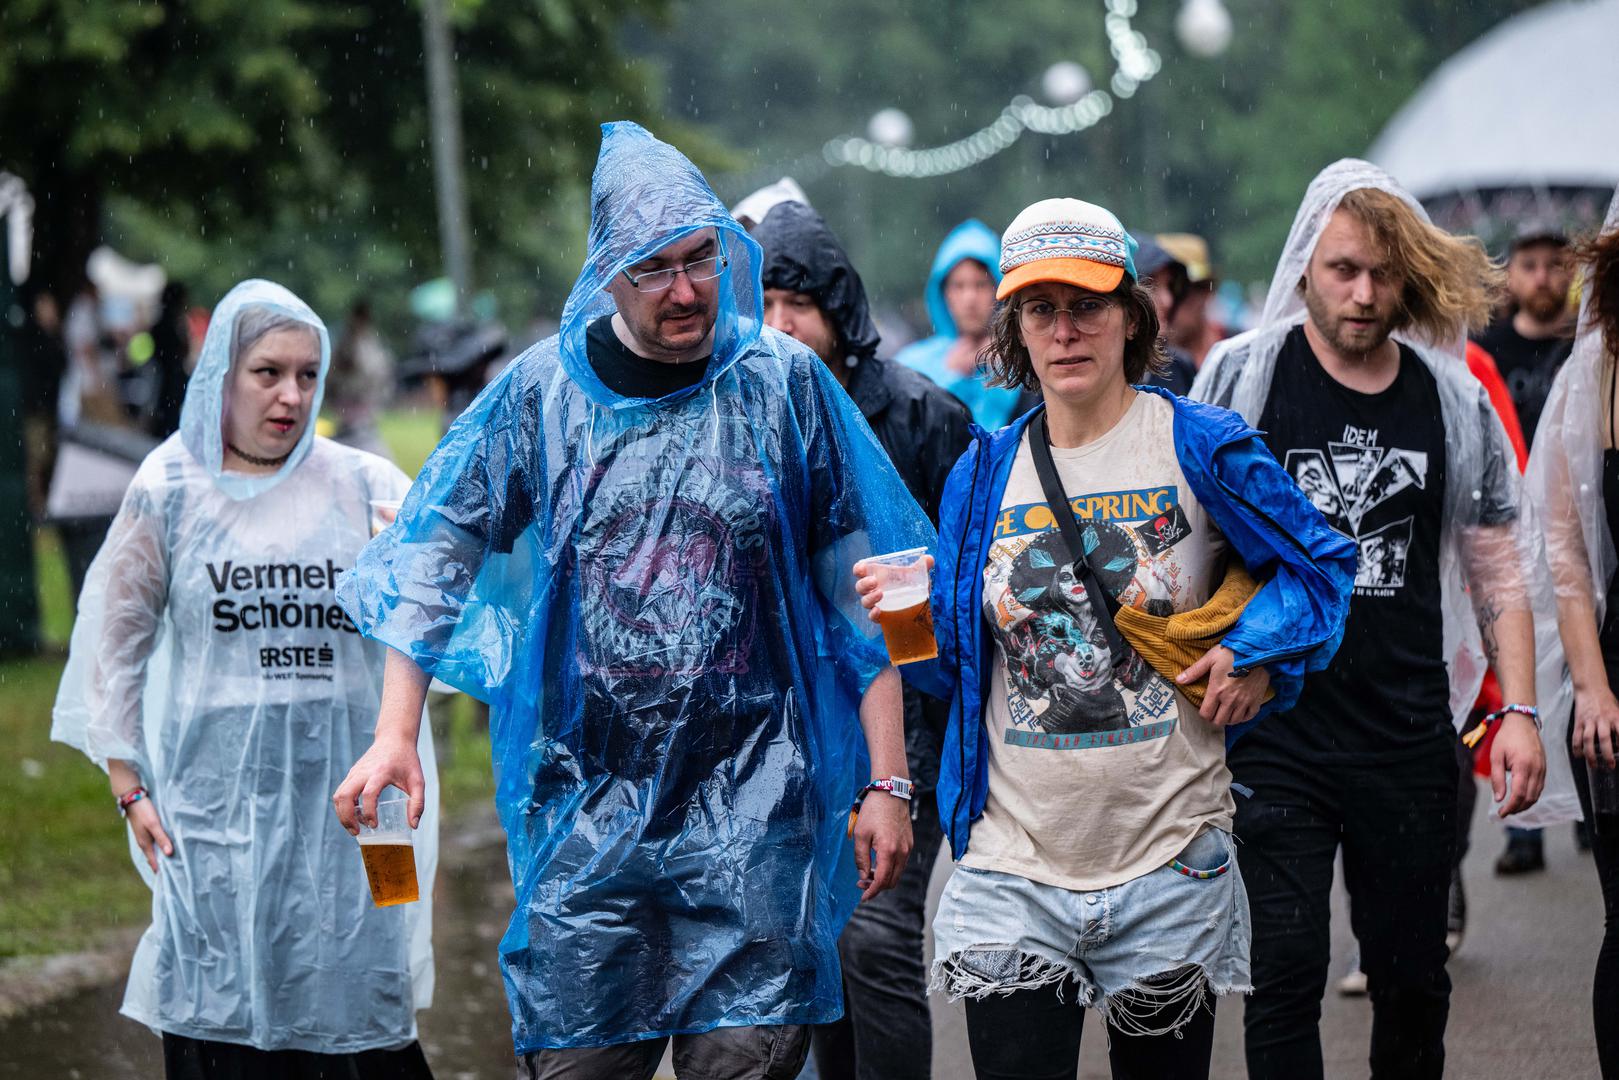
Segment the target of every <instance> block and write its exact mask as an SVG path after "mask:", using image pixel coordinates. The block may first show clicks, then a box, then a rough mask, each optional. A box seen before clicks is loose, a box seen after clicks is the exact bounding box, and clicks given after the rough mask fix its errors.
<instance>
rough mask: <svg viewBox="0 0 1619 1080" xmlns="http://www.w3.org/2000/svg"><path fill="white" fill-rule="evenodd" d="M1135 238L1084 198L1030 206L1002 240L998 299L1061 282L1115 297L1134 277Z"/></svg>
mask: <svg viewBox="0 0 1619 1080" xmlns="http://www.w3.org/2000/svg"><path fill="white" fill-rule="evenodd" d="M1135 252H1136V241H1135V237H1133V236H1131V235H1130V234H1129V233H1128V232H1126V231H1125V228H1124V226H1123V225H1121V224H1120V223H1119V219H1118V218H1116V217H1114V216H1113V213H1112V211H1110V210H1107V209H1105V208H1104V207H1100V206H1097V205H1096V204H1095V203H1088V202H1085V201H1084V200H1083V199H1042V200H1040V201H1039V202H1037V203H1035V204H1034V205H1032V206H1029V207H1026V208H1025V209H1024V211H1023V212H1022V213H1021V214H1019V215H1018V216H1017V217H1015V218H1013V219H1012V224H1010V225H1008V226H1007V227H1006V232H1005V234H1004V235H1002V237H1001V273H1002V274H1003V275H1005V276H1004V277H1002V278H1001V285H1000V288H999V289H997V290H996V291H995V299H997V300H1005V299H1006V298H1007V297H1008V296H1011V295H1012V294H1013V293H1015V292H1017V291H1018V290H1019V289H1021V288H1023V287H1024V286H1025V285H1033V284H1035V283H1036V282H1039V281H1060V282H1063V283H1064V284H1067V285H1077V286H1078V287H1080V288H1081V289H1089V290H1091V291H1092V292H1099V293H1106V292H1112V291H1113V290H1114V289H1116V288H1118V287H1119V282H1120V281H1122V280H1124V275H1125V274H1129V275H1130V278H1131V280H1134V279H1135V277H1136V264H1135Z"/></svg>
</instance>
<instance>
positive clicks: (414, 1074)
mask: <svg viewBox="0 0 1619 1080" xmlns="http://www.w3.org/2000/svg"><path fill="white" fill-rule="evenodd" d="M163 1074H164V1076H166V1077H167V1078H168V1080H433V1071H432V1070H431V1069H429V1068H428V1067H427V1059H426V1058H425V1057H423V1056H422V1046H421V1043H417V1042H412V1043H411V1044H410V1045H409V1046H403V1047H400V1048H399V1049H397V1050H361V1051H358V1052H356V1053H352V1054H317V1053H312V1052H311V1051H308V1050H259V1049H257V1048H255V1047H252V1046H243V1045H242V1044H240V1043H229V1042H215V1041H213V1040H210V1039H193V1038H190V1037H188V1036H185V1035H175V1034H172V1033H170V1032H167V1031H165V1032H164V1033H163Z"/></svg>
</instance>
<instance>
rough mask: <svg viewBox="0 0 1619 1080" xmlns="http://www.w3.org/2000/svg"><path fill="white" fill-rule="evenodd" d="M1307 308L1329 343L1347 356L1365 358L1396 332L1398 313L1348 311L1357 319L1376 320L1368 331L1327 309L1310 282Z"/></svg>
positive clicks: (1306, 287) (1306, 284)
mask: <svg viewBox="0 0 1619 1080" xmlns="http://www.w3.org/2000/svg"><path fill="white" fill-rule="evenodd" d="M1304 308H1305V310H1306V311H1308V312H1309V314H1310V321H1311V322H1312V323H1314V324H1315V328H1316V329H1317V330H1319V331H1320V332H1321V336H1322V337H1324V338H1326V339H1327V344H1329V345H1331V346H1332V347H1333V349H1334V350H1336V351H1337V352H1338V353H1340V354H1342V355H1345V356H1366V355H1368V354H1370V353H1372V352H1374V351H1376V350H1377V349H1379V348H1380V347H1382V345H1383V343H1384V342H1385V341H1387V340H1388V339H1389V335H1390V334H1392V333H1394V330H1395V317H1396V313H1394V312H1386V313H1382V314H1379V313H1378V312H1377V311H1376V310H1369V311H1350V312H1347V313H1346V314H1347V315H1349V316H1352V317H1354V318H1359V319H1371V320H1374V321H1373V324H1372V325H1371V326H1370V327H1366V328H1361V327H1355V326H1351V325H1349V324H1348V323H1346V322H1345V321H1344V316H1343V315H1340V314H1338V313H1335V312H1334V311H1333V310H1332V309H1331V308H1329V307H1328V306H1327V301H1326V300H1325V299H1324V298H1323V297H1322V296H1321V294H1319V293H1317V292H1316V291H1315V290H1314V289H1312V288H1311V287H1310V285H1309V283H1308V282H1306V283H1305V286H1304Z"/></svg>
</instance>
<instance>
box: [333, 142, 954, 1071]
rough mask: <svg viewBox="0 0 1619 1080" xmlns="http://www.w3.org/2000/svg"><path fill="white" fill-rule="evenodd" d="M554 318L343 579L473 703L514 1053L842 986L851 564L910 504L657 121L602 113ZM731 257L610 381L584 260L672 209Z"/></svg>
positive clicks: (737, 232) (870, 647) (922, 534)
mask: <svg viewBox="0 0 1619 1080" xmlns="http://www.w3.org/2000/svg"><path fill="white" fill-rule="evenodd" d="M591 204H592V212H591V226H590V241H589V253H588V255H587V256H586V260H585V265H584V269H583V271H582V272H581V274H580V276H579V279H578V282H577V284H576V285H575V286H574V289H573V292H572V294H571V295H570V296H569V298H568V301H567V304H566V306H565V307H564V309H563V315H562V323H561V329H560V331H559V333H558V335H557V336H555V337H552V338H548V339H547V340H545V341H542V342H540V343H538V344H537V345H535V346H533V347H532V348H530V349H529V350H528V351H527V352H526V353H524V354H523V355H522V356H520V357H519V358H518V359H517V360H515V361H513V362H512V363H511V364H510V365H509V366H508V367H507V368H506V369H505V370H504V371H503V372H502V373H501V375H500V376H499V377H498V378H497V379H496V380H495V381H494V382H493V383H492V384H491V385H490V386H489V387H487V388H486V389H485V390H484V392H483V393H482V394H481V395H479V397H478V399H477V400H476V401H475V402H474V403H473V404H472V406H471V408H469V409H468V410H467V412H466V413H465V414H464V415H463V416H462V417H461V418H460V419H459V420H458V421H457V422H456V423H455V425H454V426H453V427H452V428H451V429H450V431H449V432H448V434H446V435H445V437H444V440H443V442H442V443H440V444H439V447H438V449H437V450H436V451H434V453H433V456H432V457H431V458H430V459H429V460H428V462H427V464H426V466H425V467H424V468H423V470H422V473H421V476H420V477H419V478H418V479H417V481H416V484H415V486H413V487H412V488H411V490H410V494H409V496H408V497H407V498H406V500H405V503H404V506H403V507H402V509H401V512H400V514H399V518H398V521H397V522H396V523H395V524H394V525H393V526H392V527H391V528H389V529H388V530H387V531H386V532H384V533H383V534H382V535H381V536H379V537H378V538H377V539H376V540H375V541H374V542H373V543H372V544H371V545H370V546H369V547H368V548H367V549H366V550H365V552H364V553H363V554H362V556H361V558H360V560H359V562H358V564H357V566H356V568H355V571H354V573H353V574H352V575H351V576H350V577H348V578H347V579H345V580H344V582H343V586H342V597H343V603H344V604H345V606H346V607H347V609H348V611H349V612H350V613H351V615H352V616H353V618H354V620H355V621H356V622H357V623H358V624H359V625H360V626H361V628H362V629H363V631H364V632H365V633H367V634H369V635H372V636H375V637H377V638H379V639H380V640H382V641H385V642H387V643H388V644H389V645H391V646H393V647H394V648H396V649H399V650H400V651H402V652H405V653H407V654H409V655H410V656H411V657H413V658H414V659H415V660H416V662H417V663H419V664H420V665H421V666H422V667H423V668H425V669H426V670H427V671H429V672H430V673H432V674H433V675H435V676H437V677H438V678H440V679H442V680H444V681H445V682H447V683H450V684H451V685H453V686H456V687H458V688H460V689H462V690H465V691H466V692H468V693H470V694H472V695H474V696H476V697H478V698H481V699H483V700H485V701H488V702H489V703H490V706H491V736H492V741H493V748H492V750H493V757H494V770H495V780H496V795H495V798H496V803H497V807H498V809H499V812H500V817H501V822H502V824H503V825H504V827H505V830H506V834H507V839H508V854H509V857H510V865H511V872H512V880H513V884H514V885H515V887H516V893H517V906H516V910H515V911H514V912H513V914H512V917H511V921H510V923H509V925H508V927H507V930H506V934H505V936H504V937H503V938H502V940H501V944H500V963H501V969H502V972H503V974H504V976H505V981H506V989H507V994H508V997H509V999H510V1003H511V1010H512V1020H513V1038H514V1041H515V1043H516V1049H517V1051H518V1052H519V1053H527V1052H531V1051H536V1050H539V1049H542V1048H546V1047H572V1046H598V1045H610V1044H614V1043H623V1042H629V1041H632V1040H637V1039H642V1038H647V1037H651V1036H655V1035H667V1034H671V1033H678V1032H697V1031H706V1030H709V1029H711V1028H715V1027H721V1026H731V1025H747V1024H801V1023H818V1022H822V1021H827V1020H831V1019H834V1018H836V1017H837V1016H838V1015H839V1014H840V1012H841V1009H842V987H841V983H840V971H839V967H838V955H837V948H836V945H837V938H838V934H839V931H840V930H841V928H842V926H843V924H844V922H845V921H846V919H847V917H848V915H849V913H850V911H851V910H852V908H853V906H854V903H855V901H856V900H857V898H858V895H859V893H858V890H857V889H856V887H855V884H854V880H855V873H854V860H853V854H852V852H851V850H850V844H849V841H848V840H847V838H846V836H845V831H846V829H845V826H846V821H847V817H846V811H847V809H848V806H849V803H850V800H851V799H852V797H853V795H854V793H855V791H856V790H857V789H858V786H859V785H860V784H863V783H864V782H865V780H866V778H867V776H868V773H867V772H866V771H864V770H866V769H867V768H868V764H867V757H866V753H865V744H864V738H863V736H862V733H861V729H860V725H859V716H858V709H859V703H860V699H861V696H862V694H863V693H864V692H865V690H866V688H867V686H868V685H869V684H870V682H871V680H872V679H873V678H875V677H876V675H877V674H878V673H879V672H880V671H881V670H882V669H883V668H884V667H885V666H886V665H887V662H888V660H887V654H886V652H885V650H884V648H883V644H882V641H881V638H880V635H879V634H878V632H877V629H876V627H875V625H874V624H873V623H872V622H871V621H870V620H869V619H868V618H867V617H866V615H865V612H864V611H863V610H862V609H861V607H860V605H859V602H858V598H857V596H856V595H855V592H854V578H853V575H852V572H851V568H852V566H853V564H854V562H855V561H856V560H857V559H859V558H861V557H864V556H866V555H870V554H878V553H882V552H887V551H894V550H899V549H903V548H906V547H911V546H917V545H930V546H931V544H932V541H933V532H932V526H931V525H930V524H929V522H928V520H927V518H926V517H925V516H924V515H923V514H922V511H921V510H920V509H919V508H918V507H917V505H916V502H915V501H914V500H913V499H912V498H911V496H910V494H909V493H908V492H907V491H906V489H905V486H904V484H903V483H902V482H901V481H900V478H899V476H898V475H897V474H896V473H895V472H894V470H893V468H892V466H890V465H889V464H888V458H887V456H886V455H885V454H884V453H883V451H882V448H881V447H880V446H879V445H878V444H877V441H876V439H875V438H874V437H873V436H872V434H871V431H870V429H869V428H868V427H867V426H866V424H865V421H864V420H862V419H861V417H860V413H859V411H858V410H857V409H856V408H855V407H854V404H853V403H852V402H851V401H850V400H849V398H848V396H847V395H846V394H844V393H843V391H842V390H841V389H840V388H839V387H838V385H837V382H836V380H834V378H833V377H832V375H831V373H830V372H829V371H828V370H827V368H826V366H825V365H824V364H823V363H821V362H820V360H818V359H817V358H816V356H815V354H814V353H812V352H810V351H809V350H808V349H807V348H805V347H804V346H802V345H800V344H798V343H797V342H795V341H793V340H792V339H790V338H788V337H786V336H785V335H782V334H778V333H776V332H775V331H770V330H764V329H763V328H762V321H761V297H762V290H761V288H760V284H759V264H760V260H761V256H760V251H759V247H758V245H757V244H756V243H754V241H753V240H752V239H750V238H749V237H748V236H747V234H746V233H745V232H744V231H743V230H742V228H741V226H740V225H738V224H737V223H736V221H735V220H734V219H733V218H732V217H731V216H730V214H728V213H727V212H726V210H725V207H724V206H722V205H721V204H720V203H719V201H718V200H717V199H716V198H715V197H714V195H713V193H712V192H711V191H710V190H709V188H708V185H707V184H706V183H705V182H704V180H703V178H702V175H701V174H700V173H699V172H698V171H697V169H696V168H695V167H694V166H692V164H691V163H690V162H688V161H687V160H686V159H685V158H684V157H682V156H681V155H680V153H679V152H677V151H676V150H674V149H673V148H672V147H670V146H667V145H666V144H664V143H661V142H659V141H657V140H656V139H654V138H653V137H652V136H651V135H650V134H648V133H647V132H646V131H645V130H643V129H642V128H640V127H638V126H636V125H635V124H630V123H617V124H608V125H605V126H604V128H603V139H602V148H601V155H600V158H599V159H598V162H597V165H596V172H595V176H594V179H593V181H592V193H591ZM701 229H712V230H714V231H715V233H716V235H717V237H718V239H719V242H720V247H721V249H722V250H723V251H724V253H725V255H726V256H727V258H728V260H729V265H728V267H727V269H726V270H725V271H724V273H723V274H722V276H721V278H720V279H719V287H718V310H717V313H716V316H717V317H716V323H715V329H714V353H713V358H712V360H711V362H710V363H709V365H708V368H707V372H706V375H705V376H704V378H703V380H702V381H701V382H700V383H698V384H697V385H696V386H694V387H691V388H689V389H687V390H684V391H680V392H676V393H673V394H670V395H668V396H666V397H663V398H660V399H657V400H648V399H644V398H626V397H621V396H619V395H618V394H616V393H614V392H613V391H612V390H610V389H608V387H607V386H606V385H604V384H603V382H602V381H601V380H600V379H599V378H597V376H596V373H595V372H594V371H593V369H592V367H591V364H590V360H589V358H588V355H587V353H586V329H587V327H588V326H589V324H590V323H591V322H592V321H593V320H595V319H597V318H599V317H601V316H603V315H606V314H609V313H611V312H612V311H613V310H614V306H613V301H612V298H611V296H610V295H609V294H608V293H607V292H606V291H604V286H605V285H606V284H607V283H609V282H610V281H611V280H612V279H613V277H614V276H615V275H617V274H618V273H619V272H620V271H621V270H623V269H625V268H626V267H629V266H632V265H634V264H635V263H637V262H639V261H641V260H643V259H645V258H646V257H647V256H649V255H650V254H652V253H653V252H655V251H657V250H658V249H660V248H662V247H664V246H666V245H668V244H670V243H672V242H674V241H676V240H679V239H680V238H682V237H685V236H688V235H690V234H691V233H693V232H694V231H697V230H701Z"/></svg>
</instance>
